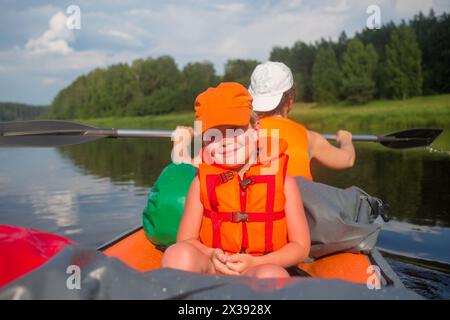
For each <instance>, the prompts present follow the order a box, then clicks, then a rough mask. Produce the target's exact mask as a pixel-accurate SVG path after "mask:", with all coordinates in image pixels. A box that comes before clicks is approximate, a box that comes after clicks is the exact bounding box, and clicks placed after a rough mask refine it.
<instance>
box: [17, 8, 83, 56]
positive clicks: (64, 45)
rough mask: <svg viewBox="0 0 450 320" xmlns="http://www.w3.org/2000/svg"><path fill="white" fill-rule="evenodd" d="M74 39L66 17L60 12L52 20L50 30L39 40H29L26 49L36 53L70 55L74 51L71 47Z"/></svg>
mask: <svg viewBox="0 0 450 320" xmlns="http://www.w3.org/2000/svg"><path fill="white" fill-rule="evenodd" d="M73 37H74V35H73V31H72V30H71V29H69V28H67V25H66V16H65V15H64V13H62V12H61V11H58V12H57V13H56V14H54V15H53V16H52V18H51V19H50V22H49V29H48V30H47V31H45V32H44V33H43V34H42V35H41V36H39V37H38V38H35V39H30V40H28V42H27V43H26V45H25V48H26V49H27V50H30V51H31V52H36V53H59V54H68V53H69V52H72V51H73V49H72V48H71V47H70V46H69V42H71V41H73Z"/></svg>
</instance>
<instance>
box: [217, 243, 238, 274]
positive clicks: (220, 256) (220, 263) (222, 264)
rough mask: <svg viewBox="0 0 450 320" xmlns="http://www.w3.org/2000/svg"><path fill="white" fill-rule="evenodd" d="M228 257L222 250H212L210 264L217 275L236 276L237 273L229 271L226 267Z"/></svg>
mask: <svg viewBox="0 0 450 320" xmlns="http://www.w3.org/2000/svg"><path fill="white" fill-rule="evenodd" d="M228 259H229V256H227V255H226V254H225V253H224V252H223V250H222V249H214V251H213V252H212V254H211V262H212V264H213V266H214V268H215V269H216V272H217V273H221V274H224V275H227V276H238V275H239V272H237V271H234V270H232V269H230V268H229V267H228V265H227V261H228Z"/></svg>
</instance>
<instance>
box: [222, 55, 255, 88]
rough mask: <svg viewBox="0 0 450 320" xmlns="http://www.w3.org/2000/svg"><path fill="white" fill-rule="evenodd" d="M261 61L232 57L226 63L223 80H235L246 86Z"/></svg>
mask: <svg viewBox="0 0 450 320" xmlns="http://www.w3.org/2000/svg"><path fill="white" fill-rule="evenodd" d="M259 63H260V62H259V61H257V60H243V59H230V60H228V61H227V63H226V64H225V74H224V76H223V81H235V82H239V83H241V84H242V85H243V86H244V87H246V88H247V87H248V86H249V85H250V76H251V75H252V72H253V70H254V69H255V68H256V66H257V65H258V64H259Z"/></svg>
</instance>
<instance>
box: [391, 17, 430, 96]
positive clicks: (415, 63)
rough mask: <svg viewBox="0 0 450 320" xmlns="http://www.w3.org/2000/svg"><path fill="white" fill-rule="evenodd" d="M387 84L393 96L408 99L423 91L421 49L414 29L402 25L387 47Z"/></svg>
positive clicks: (393, 34)
mask: <svg viewBox="0 0 450 320" xmlns="http://www.w3.org/2000/svg"><path fill="white" fill-rule="evenodd" d="M386 73H387V74H386V75H387V79H386V81H387V86H388V88H389V89H390V92H391V96H392V97H394V98H397V99H399V98H400V99H406V98H409V97H412V96H416V95H420V94H421V93H422V83H423V78H422V68H421V51H420V48H419V45H418V44H417V40H416V34H415V32H414V30H413V29H412V28H410V27H408V26H406V25H401V26H400V27H399V28H398V29H397V30H395V31H394V32H392V34H391V36H390V40H389V44H388V45H387V47H386Z"/></svg>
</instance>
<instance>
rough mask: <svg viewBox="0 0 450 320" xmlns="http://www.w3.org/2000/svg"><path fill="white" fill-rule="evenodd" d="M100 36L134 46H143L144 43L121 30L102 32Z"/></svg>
mask: <svg viewBox="0 0 450 320" xmlns="http://www.w3.org/2000/svg"><path fill="white" fill-rule="evenodd" d="M99 34H101V35H103V36H107V37H111V38H113V39H115V40H117V41H118V42H120V43H123V42H125V43H127V44H130V45H133V46H142V42H141V41H140V40H139V39H137V38H136V37H135V36H132V35H131V34H130V33H128V32H125V31H120V30H100V31H99Z"/></svg>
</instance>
